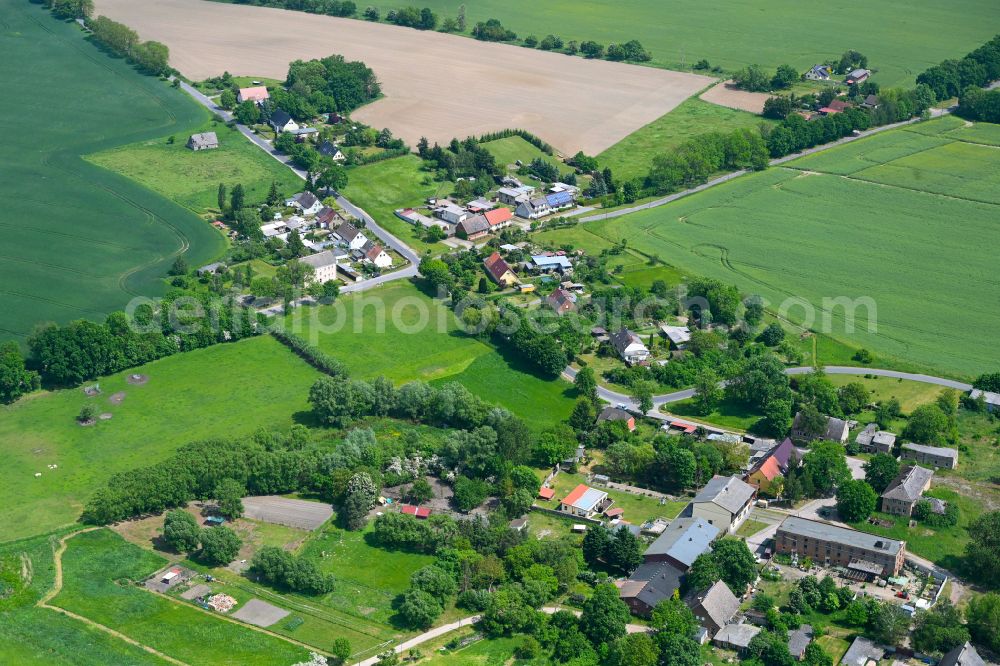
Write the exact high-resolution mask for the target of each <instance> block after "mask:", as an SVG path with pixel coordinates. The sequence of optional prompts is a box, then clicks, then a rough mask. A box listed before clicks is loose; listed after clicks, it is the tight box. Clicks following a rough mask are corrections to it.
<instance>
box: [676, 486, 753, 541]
mask: <svg viewBox="0 0 1000 666" xmlns="http://www.w3.org/2000/svg"><path fill="white" fill-rule="evenodd" d="M756 494H757V489H756V488H754V487H753V486H751V485H750V484H749V483H746V482H744V481H743V480H742V479H739V478H737V477H735V476H713V477H712V480H711V481H709V482H708V483H706V484H705V487H704V488H702V489H701V491H699V492H698V494H697V495H695V497H694V499H693V500H691V516H692V517H693V518H701V519H702V520H705V521H706V522H708V524H709V525H713V526H715V527H717V528H719V530H720V531H722V532H729V533H732V532H735V531H736V530H737V529H739V527H740V525H742V524H743V521H744V520H746V518H747V516H749V515H750V508H751V506H752V505H753V498H754V496H755V495H756Z"/></svg>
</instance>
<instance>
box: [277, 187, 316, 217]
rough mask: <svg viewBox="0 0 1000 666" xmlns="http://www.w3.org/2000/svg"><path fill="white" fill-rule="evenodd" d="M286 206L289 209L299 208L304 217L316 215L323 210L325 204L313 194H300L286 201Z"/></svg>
mask: <svg viewBox="0 0 1000 666" xmlns="http://www.w3.org/2000/svg"><path fill="white" fill-rule="evenodd" d="M285 205H286V206H288V207H289V208H297V209H298V210H300V211H302V214H303V215H315V214H316V213H318V212H320V211H321V210H323V202H322V201H320V200H319V198H317V197H316V195H315V194H313V193H312V192H299V193H298V194H296V195H295V196H293V197H289V198H287V199H285Z"/></svg>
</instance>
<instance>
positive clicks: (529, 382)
mask: <svg viewBox="0 0 1000 666" xmlns="http://www.w3.org/2000/svg"><path fill="white" fill-rule="evenodd" d="M286 323H287V324H288V326H289V327H290V330H292V331H294V332H296V333H299V334H300V335H302V336H303V337H305V338H306V339H307V340H309V342H310V343H311V344H315V345H318V346H319V347H320V348H321V349H323V350H324V351H326V352H327V353H328V354H331V355H333V356H335V357H337V358H339V359H341V360H343V361H344V363H346V364H347V366H348V368H349V369H350V371H351V372H352V373H353V374H354V375H355V376H356V377H375V376H378V375H385V376H386V377H388V378H390V379H392V380H393V381H395V382H396V383H397V384H402V383H405V382H407V381H410V380H414V379H420V380H424V381H428V382H433V383H435V384H441V383H444V382H449V381H458V382H461V383H462V384H463V385H465V386H466V387H467V388H468V389H469V390H470V391H472V392H474V393H475V394H477V395H478V396H479V397H481V398H483V399H484V400H487V401H489V402H494V403H499V404H501V405H504V406H506V407H507V408H509V409H511V410H512V411H514V412H515V413H517V414H518V415H519V416H520V417H522V418H523V419H525V421H527V422H528V424H529V425H530V426H531V427H533V428H536V429H538V428H542V427H545V426H548V425H551V424H553V423H555V422H557V421H561V420H564V419H566V418H568V416H569V413H570V412H571V411H572V409H573V396H572V387H571V386H570V385H569V384H568V383H567V382H565V381H563V380H561V379H554V380H551V379H544V378H541V377H539V376H537V375H535V374H533V372H532V371H531V370H530V369H527V368H524V367H523V366H522V365H521V364H520V363H519V362H518V361H517V359H508V358H507V357H506V356H505V355H503V354H501V353H499V352H498V351H497V350H496V349H495V348H494V347H493V346H491V345H490V344H487V343H485V342H483V341H481V340H479V339H477V338H474V337H471V336H469V335H466V334H465V333H464V332H462V331H461V330H459V328H458V322H457V321H456V319H455V316H454V315H453V314H452V312H451V311H450V310H449V309H448V308H446V307H445V306H444V305H442V304H441V303H440V302H439V301H436V300H432V299H430V298H428V297H427V296H426V295H424V294H423V293H422V292H421V291H419V290H418V289H417V288H415V287H414V286H413V285H411V284H409V283H406V282H397V283H395V284H390V285H386V286H383V287H379V288H378V289H375V290H369V291H366V292H364V293H362V294H357V295H353V294H352V295H350V296H345V297H342V298H341V299H339V300H338V302H337V304H335V305H333V306H323V307H319V308H302V309H299V310H296V311H295V312H294V313H292V314H291V315H289V317H288V318H287V319H286Z"/></svg>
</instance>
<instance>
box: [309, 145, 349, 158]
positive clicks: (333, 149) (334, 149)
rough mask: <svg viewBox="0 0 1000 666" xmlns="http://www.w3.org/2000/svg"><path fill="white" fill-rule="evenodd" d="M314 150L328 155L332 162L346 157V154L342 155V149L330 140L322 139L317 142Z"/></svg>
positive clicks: (325, 155) (324, 155)
mask: <svg viewBox="0 0 1000 666" xmlns="http://www.w3.org/2000/svg"><path fill="white" fill-rule="evenodd" d="M316 152H317V153H319V154H320V155H322V156H323V157H329V158H330V159H331V160H333V161H334V162H343V161H344V160H346V159H347V156H346V155H344V151H342V150H341V149H340V147H339V146H337V144H335V143H333V142H331V141H324V142H323V143H321V144H319V146H317V147H316Z"/></svg>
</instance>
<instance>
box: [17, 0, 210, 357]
mask: <svg viewBox="0 0 1000 666" xmlns="http://www.w3.org/2000/svg"><path fill="white" fill-rule="evenodd" d="M3 14H4V37H3V39H0V62H2V63H3V65H0V71H2V76H3V81H4V84H5V96H6V97H7V99H10V100H16V102H17V103H16V104H5V105H4V106H3V109H2V110H0V121H2V122H0V124H2V125H3V126H5V127H9V128H14V127H23V128H30V131H9V132H7V133H6V137H5V139H4V141H3V143H2V145H0V162H2V163H3V165H4V176H5V177H4V178H2V179H0V199H2V200H3V201H4V206H3V207H2V210H0V231H2V232H3V235H4V242H3V248H2V249H0V285H2V286H0V311H2V312H3V313H4V315H3V318H2V321H0V339H12V338H13V339H18V340H19V341H20V342H22V343H23V342H24V338H25V337H26V336H27V335H28V333H29V332H30V331H31V329H32V328H33V326H34V325H35V324H36V323H38V322H43V321H56V322H67V321H70V320H73V319H80V318H90V319H99V318H101V317H103V315H105V314H107V313H108V312H110V311H112V310H115V309H118V308H121V307H122V306H123V305H124V304H125V303H126V302H127V301H128V300H129V299H130V298H132V297H133V296H136V295H138V294H146V295H156V294H158V293H160V292H162V290H163V282H162V281H161V278H162V277H163V275H164V274H165V273H166V270H167V268H168V267H169V265H170V263H171V262H172V261H173V258H174V256H175V255H177V254H178V253H184V254H185V257H186V258H187V260H188V263H189V264H192V265H198V264H200V263H207V262H208V261H209V260H210V259H212V258H213V257H216V256H218V255H219V254H220V253H221V252H222V251H223V249H224V247H225V243H224V239H223V237H222V236H221V235H220V234H219V233H218V232H217V231H216V230H214V229H213V228H212V227H211V226H209V225H208V224H206V223H205V222H204V221H203V220H200V219H198V217H196V216H195V215H193V214H191V212H190V211H188V210H185V209H184V208H183V207H181V206H178V205H176V204H174V203H172V202H170V201H168V200H167V199H165V198H163V197H161V196H159V195H158V194H155V193H154V192H152V191H150V190H148V189H146V188H145V187H142V186H141V185H139V184H138V183H135V182H132V181H130V180H128V179H126V178H124V177H122V176H120V175H118V174H114V173H111V172H110V171H107V170H105V169H101V168H99V167H97V166H95V165H93V164H90V163H88V162H86V161H84V160H83V159H81V157H80V156H81V155H85V154H88V153H93V152H95V151H101V150H106V149H110V148H113V147H116V146H120V145H122V144H127V143H132V142H136V141H142V140H147V139H150V138H152V137H157V136H164V135H167V134H171V133H176V134H177V135H178V136H180V135H182V134H184V132H186V131H187V130H188V129H190V128H192V127H196V126H198V125H200V124H201V123H203V122H204V120H205V114H204V112H203V111H202V110H201V107H199V106H198V105H197V104H195V103H194V102H193V101H192V100H191V99H190V98H188V97H187V96H186V95H185V94H184V93H183V92H181V91H179V90H175V89H173V88H171V87H170V86H168V85H167V84H165V83H163V82H162V81H159V80H158V79H156V78H154V77H148V76H142V75H140V74H138V73H137V72H135V71H134V70H133V69H132V68H131V67H129V66H128V65H127V64H126V63H125V62H124V61H122V60H118V59H114V58H111V57H109V56H108V55H106V54H105V53H102V52H101V51H100V50H99V49H98V48H97V47H96V46H94V45H93V44H91V43H89V42H88V41H86V39H85V38H84V35H83V33H82V32H81V31H80V30H79V28H78V26H77V25H76V24H73V23H65V22H59V21H56V20H54V19H53V18H51V17H50V16H49V15H48V13H47V12H46V11H45V10H44V9H43V8H42V7H41V6H40V5H37V4H32V3H27V2H15V1H11V2H5V3H4V12H3ZM39 81H44V82H45V85H39ZM54 90H58V91H59V96H60V98H61V99H64V100H72V103H71V104H70V105H69V106H67V105H65V104H59V103H53V98H52V95H51V92H52V91H54ZM98 91H99V92H98Z"/></svg>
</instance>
